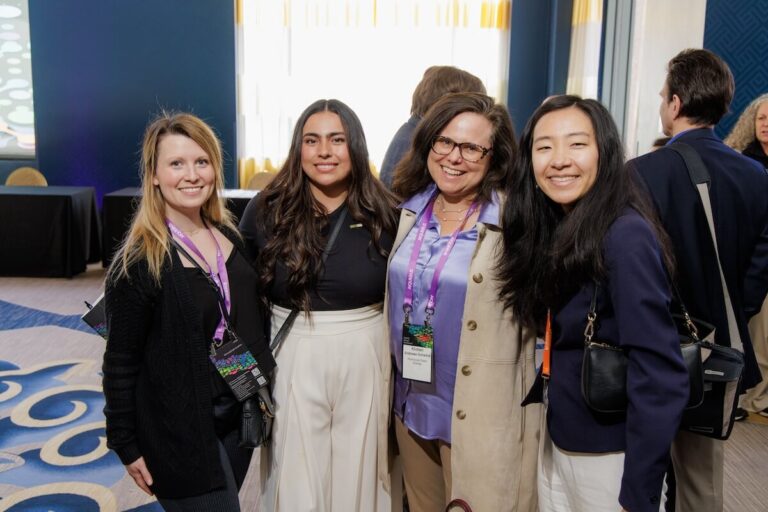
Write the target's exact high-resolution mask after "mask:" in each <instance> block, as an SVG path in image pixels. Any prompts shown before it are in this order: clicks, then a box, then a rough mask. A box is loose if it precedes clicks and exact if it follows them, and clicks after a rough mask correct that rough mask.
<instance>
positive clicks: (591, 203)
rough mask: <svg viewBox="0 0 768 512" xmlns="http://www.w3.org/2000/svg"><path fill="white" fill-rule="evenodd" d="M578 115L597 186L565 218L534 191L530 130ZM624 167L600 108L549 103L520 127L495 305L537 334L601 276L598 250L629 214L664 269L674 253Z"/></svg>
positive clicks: (578, 102) (562, 100) (567, 100)
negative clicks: (552, 313)
mask: <svg viewBox="0 0 768 512" xmlns="http://www.w3.org/2000/svg"><path fill="white" fill-rule="evenodd" d="M567 108H576V109H578V110H579V111H581V112H582V113H584V114H586V115H587V117H589V119H590V121H591V123H592V128H593V130H594V132H595V140H596V143H597V149H598V169H597V177H596V179H595V183H594V185H593V186H592V188H591V189H589V191H588V192H587V193H586V194H585V195H584V197H582V198H581V199H580V200H579V201H578V202H577V203H576V204H575V205H574V207H573V209H572V210H571V211H570V212H569V213H568V214H567V215H566V214H565V212H564V211H563V208H562V206H561V205H559V204H557V203H555V202H554V201H552V200H551V199H549V198H548V197H547V196H546V195H545V194H544V193H543V192H542V191H541V190H539V189H538V188H537V186H536V181H535V178H534V174H533V165H532V161H531V150H532V143H533V131H534V129H535V128H536V125H537V124H538V122H539V121H540V120H541V118H542V117H544V116H545V115H547V114H549V113H551V112H555V111H558V110H563V109H567ZM631 172H632V171H630V170H629V169H628V168H626V167H625V165H624V150H623V146H622V142H621V138H620V137H619V132H618V130H617V129H616V124H615V123H614V121H613V118H612V117H611V114H610V113H609V112H608V110H607V109H606V108H605V107H604V106H603V105H601V104H600V103H599V102H597V101H595V100H591V99H582V98H580V97H578V96H568V95H562V96H555V97H554V98H551V99H549V100H548V101H547V102H546V103H544V104H542V105H541V106H539V108H538V109H537V110H536V111H535V112H534V113H533V115H532V116H531V118H530V119H529V120H528V123H527V124H526V126H525V130H524V131H523V135H522V137H521V139H520V150H519V152H518V157H517V159H516V162H515V172H514V178H513V180H512V182H511V184H510V186H509V187H508V190H507V201H506V202H505V203H504V211H503V218H502V224H503V251H502V253H501V256H500V258H499V262H498V270H499V279H500V281H501V287H500V298H501V300H502V301H503V302H504V305H505V307H507V308H510V309H511V310H512V312H513V313H514V314H515V316H516V317H518V319H519V320H520V321H521V322H522V323H524V324H525V325H528V326H531V327H537V326H538V325H539V324H540V322H541V320H542V319H543V317H544V314H545V312H546V309H547V308H548V307H557V306H558V305H561V304H562V303H564V302H565V301H567V300H568V299H569V298H570V297H571V295H572V294H573V293H575V292H576V291H577V290H578V288H579V287H580V286H581V285H582V284H583V283H585V282H587V281H590V280H601V279H603V278H604V277H605V268H604V265H603V257H602V246H603V239H604V238H605V234H606V232H607V231H608V228H609V227H610V226H611V224H613V222H614V221H615V220H616V218H617V217H619V216H620V215H621V214H622V212H623V211H624V210H625V208H627V207H631V208H634V209H635V210H637V211H638V213H640V215H642V216H643V217H644V218H645V219H646V220H648V221H649V223H650V224H651V225H652V227H653V228H654V231H655V232H656V234H657V238H658V239H659V243H660V244H661V247H662V251H663V256H664V260H665V263H666V264H667V267H668V268H669V269H670V271H671V268H672V264H673V259H672V253H671V251H670V250H669V244H668V241H667V237H666V234H665V233H664V231H663V230H662V229H661V227H660V224H659V222H658V220H657V218H656V215H655V213H654V210H653V206H652V203H651V201H650V199H649V198H648V196H647V193H646V192H645V190H644V189H642V188H641V187H640V185H638V184H637V183H636V179H635V178H633V177H632V176H631V175H630V173H631Z"/></svg>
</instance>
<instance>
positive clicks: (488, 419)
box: [384, 209, 541, 512]
mask: <svg viewBox="0 0 768 512" xmlns="http://www.w3.org/2000/svg"><path fill="white" fill-rule="evenodd" d="M415 223H416V214H415V213H414V212H412V211H409V210H406V209H403V210H402V212H401V214H400V225H399V228H398V233H397V238H396V239H395V243H394V246H393V248H392V252H391V254H390V259H391V258H392V255H394V253H395V251H396V250H397V248H398V247H400V244H401V243H402V242H403V240H404V239H405V237H406V235H407V234H408V232H409V231H410V230H411V228H412V227H413V226H414V224H415ZM477 229H478V240H477V247H476V248H475V252H474V254H473V255H472V262H471V264H470V268H469V272H468V274H467V295H466V300H465V302H464V316H463V319H462V329H461V338H460V341H459V359H458V363H457V366H456V387H455V389H454V398H453V411H454V412H453V419H452V422H451V441H452V445H451V472H452V479H453V480H452V492H451V499H454V498H462V499H464V500H466V501H467V502H468V503H469V504H470V506H471V507H472V510H473V512H504V511H514V512H535V511H536V509H537V492H536V463H537V457H538V446H539V423H540V414H541V410H540V406H539V405H538V404H537V405H529V406H527V407H525V408H523V407H521V406H520V403H521V402H522V401H523V398H525V395H526V393H527V392H528V390H529V389H530V387H531V386H532V385H533V381H534V378H535V376H536V371H535V367H534V366H535V362H534V356H535V342H536V340H535V334H534V333H533V332H532V331H530V330H528V329H523V328H522V327H520V325H519V324H518V323H517V322H515V321H514V320H513V319H512V315H511V313H510V312H509V311H507V310H505V309H504V308H503V306H502V303H501V302H500V301H499V298H498V289H497V283H496V280H495V276H496V273H495V271H494V266H495V257H496V254H497V251H499V250H501V231H500V229H499V228H498V226H494V225H491V224H488V225H486V224H483V223H478V224H477ZM387 282H389V281H387ZM384 304H385V310H384V315H385V318H388V312H387V306H386V305H387V304H388V300H387V299H385V300H384ZM391 327H394V328H399V326H390V328H391Z"/></svg>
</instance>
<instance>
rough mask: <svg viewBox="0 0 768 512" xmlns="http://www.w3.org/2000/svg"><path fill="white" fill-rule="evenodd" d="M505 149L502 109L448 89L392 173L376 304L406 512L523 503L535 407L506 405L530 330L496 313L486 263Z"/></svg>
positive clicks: (531, 468)
mask: <svg viewBox="0 0 768 512" xmlns="http://www.w3.org/2000/svg"><path fill="white" fill-rule="evenodd" d="M516 151H517V147H516V144H515V134H514V130H513V128H512V121H511V119H510V117H509V112H508V111H507V109H506V108H505V107H504V106H503V105H500V104H498V103H496V102H495V101H494V100H493V98H491V97H489V96H486V95H484V94H477V93H456V94H449V95H446V96H444V97H443V98H441V99H439V100H438V101H437V102H436V103H435V104H434V105H433V106H432V107H431V108H430V109H429V110H428V111H427V113H426V115H425V116H424V118H423V119H422V121H421V123H420V124H419V126H418V127H417V128H416V132H415V133H414V137H413V143H412V147H411V149H410V151H409V152H408V153H407V155H406V157H405V159H404V160H403V161H401V163H400V164H399V165H398V167H397V168H396V170H395V182H394V191H395V192H396V193H398V194H400V195H401V197H403V198H405V201H404V202H403V203H402V205H401V207H402V210H401V213H400V226H399V229H398V234H397V238H396V239H395V244H394V246H393V249H392V256H391V258H390V264H389V274H388V277H387V301H386V304H387V319H388V320H389V328H390V348H391V350H392V354H393V357H394V360H395V363H396V366H395V385H394V398H393V409H394V411H393V412H394V416H395V418H394V421H393V422H394V424H395V434H396V436H397V443H398V447H399V450H400V455H401V459H402V462H403V475H404V477H405V487H406V491H407V494H408V504H409V506H410V510H411V511H412V512H432V511H437V510H445V508H446V505H447V504H449V503H452V504H453V505H457V506H458V504H459V503H461V501H459V500H463V502H464V503H467V504H468V505H469V506H470V507H472V509H474V510H476V511H483V510H493V511H499V512H501V511H504V512H510V511H514V512H533V511H535V510H536V486H535V482H536V450H537V448H538V446H537V438H538V429H539V422H538V415H536V414H535V413H534V412H533V411H531V410H530V409H528V410H523V409H521V408H520V407H519V403H520V402H521V401H522V399H523V397H524V396H525V392H526V391H527V390H528V387H530V386H531V385H532V384H533V381H534V377H535V375H536V373H535V367H534V355H535V344H536V340H535V335H534V334H535V333H534V332H533V331H532V330H530V329H523V328H522V326H521V325H520V323H519V322H517V320H516V319H515V318H514V316H513V315H512V314H511V312H510V311H505V310H504V307H503V305H502V303H501V302H500V301H499V300H498V282H497V275H496V271H495V268H494V267H495V262H496V255H497V253H498V251H499V250H500V249H501V206H502V204H503V202H504V201H505V196H504V193H503V189H504V186H505V184H506V182H507V181H508V180H509V179H510V177H511V175H510V173H511V171H512V162H513V161H514V157H515V153H516ZM506 200H508V201H514V200H515V199H514V198H513V197H509V198H506ZM451 510H453V508H451Z"/></svg>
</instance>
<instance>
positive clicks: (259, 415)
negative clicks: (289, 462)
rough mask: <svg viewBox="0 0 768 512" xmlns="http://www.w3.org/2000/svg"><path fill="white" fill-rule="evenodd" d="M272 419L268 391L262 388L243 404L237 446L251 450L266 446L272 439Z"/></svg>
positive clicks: (272, 409) (271, 407) (272, 410)
mask: <svg viewBox="0 0 768 512" xmlns="http://www.w3.org/2000/svg"><path fill="white" fill-rule="evenodd" d="M262 390H263V392H262ZM274 418H275V411H274V406H273V405H272V399H271V397H270V396H269V390H268V388H266V387H265V388H262V389H261V390H259V393H258V394H257V395H256V396H253V397H251V398H248V399H247V400H245V401H244V402H243V409H242V413H241V415H240V432H239V437H238V440H237V445H238V446H239V447H240V448H251V449H253V448H258V447H259V446H262V445H266V444H267V443H268V442H269V439H270V438H271V437H272V422H273V420H274Z"/></svg>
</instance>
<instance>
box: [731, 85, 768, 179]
mask: <svg viewBox="0 0 768 512" xmlns="http://www.w3.org/2000/svg"><path fill="white" fill-rule="evenodd" d="M724 142H725V143H726V144H727V145H729V146H730V147H732V148H733V149H735V150H736V151H740V152H741V154H743V155H744V156H748V157H749V158H751V159H753V160H756V161H758V162H760V163H761V164H762V165H763V167H765V168H766V169H768V93H766V94H762V95H760V96H758V97H757V98H755V99H754V100H752V103H750V104H749V105H748V106H747V108H745V109H744V112H743V113H742V114H741V116H739V120H738V121H736V125H734V127H733V129H732V130H731V133H730V134H729V135H728V137H726V139H725V141H724Z"/></svg>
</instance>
